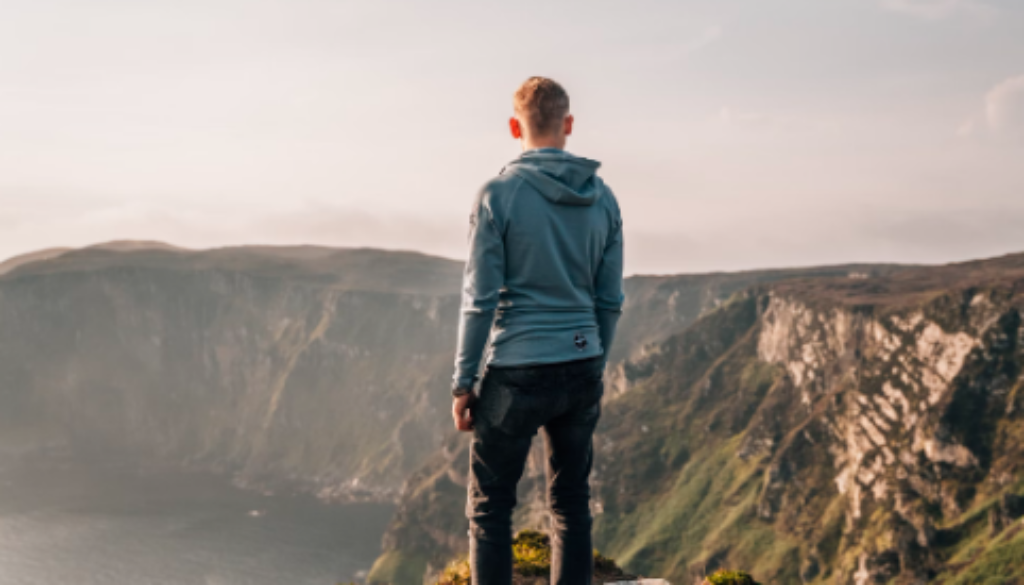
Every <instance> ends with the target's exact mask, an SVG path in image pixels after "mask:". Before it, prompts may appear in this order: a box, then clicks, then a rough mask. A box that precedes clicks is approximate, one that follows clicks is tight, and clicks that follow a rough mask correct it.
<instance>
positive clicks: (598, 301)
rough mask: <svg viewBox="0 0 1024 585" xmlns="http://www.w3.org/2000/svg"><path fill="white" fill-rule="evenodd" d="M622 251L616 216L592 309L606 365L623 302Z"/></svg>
mask: <svg viewBox="0 0 1024 585" xmlns="http://www.w3.org/2000/svg"><path fill="white" fill-rule="evenodd" d="M622 248H623V242H622V218H621V217H620V216H618V215H616V217H615V224H614V225H613V226H612V231H611V233H610V234H609V237H608V241H607V242H606V244H605V248H604V255H603V256H602V258H601V265H600V266H599V267H598V269H597V278H596V279H595V282H594V296H595V298H594V308H595V311H596V313H597V328H598V333H599V335H600V336H601V345H602V347H603V348H604V361H605V363H607V362H608V356H609V355H610V354H611V351H612V343H614V342H615V329H616V327H617V326H618V324H619V316H620V315H622V304H623V302H624V301H625V294H624V293H623V290H622Z"/></svg>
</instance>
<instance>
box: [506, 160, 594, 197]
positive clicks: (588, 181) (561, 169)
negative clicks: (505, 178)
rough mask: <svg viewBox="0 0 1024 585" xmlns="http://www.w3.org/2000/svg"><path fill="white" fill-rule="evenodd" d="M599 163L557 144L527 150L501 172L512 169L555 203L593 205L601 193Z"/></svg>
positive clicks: (511, 171)
mask: <svg viewBox="0 0 1024 585" xmlns="http://www.w3.org/2000/svg"><path fill="white" fill-rule="evenodd" d="M600 166H601V163H599V162H597V161H595V160H590V159H586V158H582V157H578V156H573V155H571V154H569V153H568V152H565V151H564V150H558V149H556V148H540V149H537V150H529V151H527V152H524V153H523V154H521V155H520V156H519V158H517V159H515V160H514V161H512V162H510V163H508V165H506V166H505V168H504V169H502V170H501V172H502V174H505V173H514V174H515V175H516V176H518V177H521V178H522V179H523V180H524V181H526V182H527V183H529V184H530V186H531V187H533V188H534V189H536V190H537V191H540V194H541V195H543V196H544V197H546V198H547V199H549V200H550V201H552V202H554V203H559V204H562V205H593V204H594V202H595V201H597V200H598V198H599V197H600V196H601V190H600V189H599V188H598V186H599V185H600V182H599V181H598V179H597V175H596V173H597V169H598V168H599V167H600Z"/></svg>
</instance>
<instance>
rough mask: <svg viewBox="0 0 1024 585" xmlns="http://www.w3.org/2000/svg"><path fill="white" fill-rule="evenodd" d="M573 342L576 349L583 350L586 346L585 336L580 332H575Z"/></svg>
mask: <svg viewBox="0 0 1024 585" xmlns="http://www.w3.org/2000/svg"><path fill="white" fill-rule="evenodd" d="M572 342H573V344H575V345H576V349H578V350H580V351H583V348H585V347H587V338H586V336H585V335H583V334H582V333H577V334H576V338H575V339H573V341H572Z"/></svg>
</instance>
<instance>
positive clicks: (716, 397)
mask: <svg viewBox="0 0 1024 585" xmlns="http://www.w3.org/2000/svg"><path fill="white" fill-rule="evenodd" d="M1022 309H1024V257H1022V256H1016V257H1007V258H1003V259H997V260H993V261H985V262H979V263H971V264H965V265H954V266H948V267H939V268H933V269H915V270H910V271H906V272H899V273H896V274H892V275H888V276H877V277H871V278H858V279H850V278H842V279H815V280H807V279H802V280H783V281H779V282H775V283H768V284H766V285H765V284H763V285H760V286H758V287H755V288H754V289H749V290H748V292H747V293H743V294H739V295H734V296H733V297H732V298H731V300H730V301H729V302H722V303H720V306H719V307H717V308H716V309H713V310H711V311H710V312H707V313H706V314H705V315H704V316H703V317H701V318H700V319H698V320H697V321H696V322H695V323H694V324H693V325H692V326H690V327H688V328H685V329H684V330H683V331H682V332H679V333H676V334H673V335H670V336H668V337H667V338H666V339H664V340H662V341H659V342H654V343H649V344H645V345H643V346H642V347H641V348H638V349H636V350H634V351H633V352H632V356H631V358H630V359H627V360H625V361H624V362H623V363H622V364H620V366H619V368H618V370H617V371H615V372H612V373H611V376H610V377H611V379H612V380H613V381H614V384H615V385H616V389H617V392H615V393H614V395H612V396H611V397H610V398H609V399H608V400H607V403H606V408H605V414H604V418H603V422H602V426H601V427H600V428H599V432H598V436H597V437H596V438H595V446H596V448H597V450H598V453H599V457H598V463H597V469H596V470H595V475H594V481H593V487H594V493H595V502H594V508H595V513H596V526H595V535H596V544H597V546H599V547H600V548H601V549H602V550H607V551H608V552H609V553H610V554H612V555H614V556H615V557H616V558H618V559H620V560H621V561H622V562H623V563H624V566H625V567H627V569H629V570H631V571H633V572H636V573H639V574H655V575H662V576H665V577H667V578H669V579H670V580H675V581H679V582H688V580H689V579H690V578H691V577H692V576H693V575H704V574H707V573H708V572H710V571H713V570H714V569H716V568H719V567H722V566H741V567H745V568H750V569H752V570H753V571H754V572H755V573H756V574H758V575H762V576H764V578H765V579H766V580H767V581H768V582H779V583H795V582H805V583H826V582H827V583H839V584H843V585H847V584H849V585H854V584H856V585H865V584H868V583H884V582H890V581H893V580H895V582H899V583H919V582H920V583H923V582H927V581H929V580H933V579H936V578H947V579H952V578H954V577H955V574H956V573H958V572H963V571H981V572H982V573H983V572H984V571H985V570H987V569H985V568H984V567H985V566H987V565H986V564H985V563H989V562H992V563H995V562H997V561H998V562H1002V561H1000V560H999V559H1004V558H1007V555H1010V556H1012V555H1011V554H1010V553H1007V552H1006V549H1004V548H1000V547H1012V546H1020V545H1017V544H1013V543H1015V542H1018V541H1017V540H1012V541H1010V542H1005V541H1006V539H1010V538H1013V537H1014V535H1015V534H1016V532H1012V531H1007V530H1006V527H1008V526H1010V525H1011V524H1012V523H1013V522H1016V519H1015V518H1016V517H1017V515H1018V512H1019V510H1018V509H1017V507H1018V503H1019V502H1018V500H1019V498H1020V495H1019V494H1020V492H1021V491H1024V490H1022V489H1021V485H1022V484H1021V482H1022V481H1024V453H1022V452H1021V450H1022V447H1021V445H1022V442H1021V440H1020V439H1021V438H1022V436H1024V420H1022V419H1021V406H1022V404H1021V397H1020V396H1021V389H1022V388H1024V377H1022V371H1024V326H1022V323H1021V310H1022ZM461 448H462V446H461V443H460V442H459V441H458V439H453V442H452V443H450V444H449V447H448V453H449V459H448V460H446V461H441V460H435V461H434V462H433V464H432V466H428V468H429V469H430V470H432V471H430V474H431V475H430V477H434V478H441V477H460V476H461V474H459V473H455V474H454V475H448V474H446V473H445V472H444V470H445V469H454V468H458V466H459V465H461V463H459V461H460V457H462V453H460V449H461ZM417 477H418V476H414V478H413V479H412V480H410V483H409V486H408V488H407V492H406V493H407V494H409V495H407V497H406V498H405V499H403V510H404V515H403V516H402V517H403V518H405V519H406V520H407V522H408V523H407V524H396V525H393V526H392V529H391V531H390V532H389V534H390V535H391V536H390V538H392V539H394V540H391V541H388V543H387V544H388V545H389V550H392V551H399V550H417V551H420V554H424V555H426V556H429V554H430V551H431V550H434V551H436V550H442V549H445V550H447V549H449V548H454V547H455V546H464V540H463V539H461V538H460V539H459V540H457V541H445V540H444V539H443V538H441V535H440V534H435V535H432V536H430V537H429V538H427V539H422V540H420V539H412V540H411V541H406V542H404V543H403V546H405V547H406V548H402V546H397V545H395V544H394V543H397V542H399V539H400V538H401V535H410V534H411V532H410V531H409V530H410V528H411V526H415V525H416V524H417V522H420V521H422V522H431V523H435V525H436V521H437V520H438V516H437V515H436V514H441V513H444V514H458V513H459V512H460V510H459V507H458V505H457V504H456V503H455V502H459V500H460V499H461V497H463V493H462V490H461V489H458V488H459V487H461V486H457V487H456V488H455V489H452V490H450V491H448V492H444V493H447V494H450V498H453V500H452V502H453V503H452V504H451V505H446V504H444V503H443V502H446V501H449V500H448V499H446V496H442V495H441V493H442V492H441V491H439V490H435V489H432V488H431V486H430V484H429V482H422V481H418V480H417ZM453 485H454V484H453ZM539 487H540V484H539V483H530V482H527V485H526V486H524V487H523V493H522V494H521V496H522V499H523V500H525V501H527V502H536V501H539V500H540V495H539V494H538V493H537V491H536V490H537V489H539ZM541 518H542V516H539V515H537V514H534V515H532V516H529V517H522V518H520V523H521V525H528V524H529V523H530V522H533V523H535V524H536V523H541V522H542V520H541ZM417 519H418V520H417ZM462 533H464V525H463V524H462V523H461V522H460V523H456V525H455V526H454V527H453V528H452V534H456V535H459V534H462ZM983 533H984V534H986V535H990V536H979V535H980V534H983ZM1004 534H1008V535H1009V536H1003V535H1004ZM424 542H429V543H432V544H429V545H427V546H424ZM431 547H433V548H431ZM1011 550H1015V549H1011ZM990 552H991V554H990ZM1020 552H1021V553H1022V554H1024V548H1021V550H1020ZM993 559H995V560H993ZM965 582H967V581H965ZM970 582H973V581H970Z"/></svg>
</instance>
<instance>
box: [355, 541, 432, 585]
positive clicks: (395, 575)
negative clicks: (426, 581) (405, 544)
mask: <svg viewBox="0 0 1024 585" xmlns="http://www.w3.org/2000/svg"><path fill="white" fill-rule="evenodd" d="M426 571H427V559H426V558H424V557H421V556H418V555H410V554H408V553H403V552H401V551H395V550H391V551H387V552H385V553H384V554H383V555H381V556H380V557H379V558H378V559H377V561H376V562H375V563H373V567H372V568H371V569H370V574H369V575H368V576H367V577H366V582H367V583H388V584H390V585H422V584H423V575H424V574H425V573H426Z"/></svg>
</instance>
